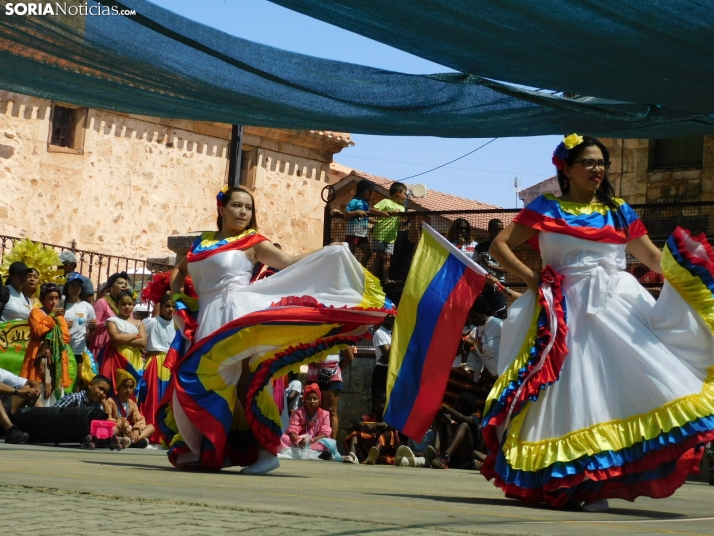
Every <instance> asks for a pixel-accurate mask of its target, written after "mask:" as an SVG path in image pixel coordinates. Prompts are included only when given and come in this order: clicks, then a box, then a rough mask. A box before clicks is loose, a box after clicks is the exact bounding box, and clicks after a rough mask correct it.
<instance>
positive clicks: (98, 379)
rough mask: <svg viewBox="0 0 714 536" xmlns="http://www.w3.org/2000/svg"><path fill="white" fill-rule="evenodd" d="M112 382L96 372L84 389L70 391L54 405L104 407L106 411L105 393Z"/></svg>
mask: <svg viewBox="0 0 714 536" xmlns="http://www.w3.org/2000/svg"><path fill="white" fill-rule="evenodd" d="M111 384H112V382H111V381H110V380H109V378H107V377H106V376H102V375H101V374H97V375H96V376H95V377H94V378H92V381H91V383H90V384H89V385H88V386H87V388H86V389H83V390H82V391H79V392H78V393H70V394H68V395H64V396H63V397H62V398H60V399H59V400H58V401H57V403H55V405H54V407H56V408H104V411H106V412H107V413H109V412H108V411H107V409H108V407H107V405H106V400H107V395H108V394H109V390H110V389H111Z"/></svg>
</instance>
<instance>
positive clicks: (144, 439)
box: [106, 369, 156, 449]
mask: <svg viewBox="0 0 714 536" xmlns="http://www.w3.org/2000/svg"><path fill="white" fill-rule="evenodd" d="M135 389H136V381H135V380H134V377H133V376H132V375H131V374H130V373H129V372H127V371H126V370H124V369H119V370H117V372H116V390H117V395H116V397H115V398H108V399H107V403H106V405H107V413H108V414H109V420H110V421H115V422H116V423H117V425H116V428H115V431H114V433H115V434H116V436H117V440H118V442H119V444H120V445H121V446H122V447H124V448H127V447H135V448H140V449H145V448H146V447H148V446H149V438H150V437H151V436H152V435H154V432H155V431H156V430H155V428H154V426H153V425H151V424H146V419H145V418H144V416H143V415H142V414H141V412H140V411H139V406H137V405H136V402H135V401H134V400H133V396H134V390H135Z"/></svg>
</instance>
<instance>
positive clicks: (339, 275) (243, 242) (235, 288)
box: [157, 188, 391, 474]
mask: <svg viewBox="0 0 714 536" xmlns="http://www.w3.org/2000/svg"><path fill="white" fill-rule="evenodd" d="M216 200H217V205H218V207H217V210H218V216H219V217H218V222H217V224H218V229H219V231H218V232H209V233H203V235H202V236H201V237H200V238H199V239H198V240H196V242H194V244H193V245H192V246H191V249H190V251H189V252H188V254H187V256H186V258H185V259H184V260H182V261H181V262H180V263H179V264H178V265H177V267H176V268H175V269H174V271H173V273H172V274H171V289H172V291H173V292H175V293H178V292H180V290H181V288H182V286H183V283H184V279H185V277H186V276H187V275H189V274H190V276H191V280H192V281H193V284H194V286H195V288H196V292H197V294H198V317H197V318H196V319H195V320H194V319H193V318H189V315H188V314H187V309H186V307H190V303H189V302H186V301H184V300H183V297H182V302H183V303H180V304H178V305H177V307H179V308H178V310H177V317H178V318H179V320H180V321H181V322H182V323H183V324H184V325H185V327H186V333H189V334H190V335H191V336H190V340H191V347H190V349H189V351H188V352H187V353H186V355H185V356H183V357H181V358H180V359H179V361H178V362H177V363H176V364H174V365H173V368H172V372H173V375H172V378H171V382H170V384H169V390H168V392H167V394H166V396H165V397H164V400H166V401H167V403H166V404H164V405H162V406H161V407H160V408H159V411H158V413H157V418H158V419H159V428H160V430H161V432H162V434H163V435H164V437H165V439H166V440H167V442H170V444H171V447H170V449H169V460H170V461H171V462H172V463H173V464H174V465H176V466H178V467H197V466H198V467H203V468H210V469H220V468H222V467H226V466H229V465H241V466H244V468H243V470H242V471H241V472H243V473H248V474H261V473H266V472H268V471H271V470H273V469H275V468H277V467H278V466H279V465H280V464H279V462H278V459H277V449H278V447H279V445H280V437H281V435H282V430H281V421H280V412H279V411H278V407H277V404H276V403H275V400H274V397H273V392H272V380H273V379H274V378H280V377H283V376H285V375H286V374H287V373H288V372H289V371H290V370H297V369H298V368H299V367H300V365H301V364H303V363H308V362H310V361H317V360H320V359H321V358H324V357H327V355H329V354H330V353H333V351H334V349H336V348H340V347H343V346H346V345H348V344H352V343H353V342H354V341H356V340H358V339H360V338H362V337H363V336H364V334H365V332H366V326H367V325H369V324H374V323H376V322H379V321H380V320H381V318H382V317H383V316H384V315H385V314H386V312H387V310H388V309H389V308H390V307H391V303H387V302H386V298H385V295H384V293H383V292H382V290H381V288H380V287H379V283H378V282H377V281H376V280H375V278H374V276H372V275H371V274H369V273H368V272H366V271H365V270H364V268H363V267H362V266H361V265H360V264H359V263H358V262H357V260H356V259H355V258H354V256H353V255H352V254H351V253H350V252H349V249H348V248H347V246H346V245H344V244H343V245H339V246H331V247H326V248H323V249H321V250H319V251H317V252H312V253H306V254H303V255H300V256H297V257H293V256H291V255H289V254H287V253H286V252H285V251H281V250H279V249H277V248H276V247H275V246H273V244H272V243H271V242H270V241H268V240H267V238H266V237H263V236H261V235H259V234H258V233H257V232H256V221H255V220H256V218H255V207H254V200H253V197H252V195H251V194H250V192H248V191H247V190H243V189H242V188H229V189H226V191H224V192H220V193H219V194H218V196H217V198H216ZM298 261H301V262H299V264H297V263H298ZM256 262H261V263H263V264H265V265H267V266H272V267H274V268H277V269H280V272H279V273H277V274H275V275H272V276H271V277H269V278H266V279H262V280H260V281H257V282H256V283H254V284H250V283H251V276H252V272H253V267H254V265H255V263H256ZM181 307H182V308H181ZM241 414H244V415H245V419H243V418H242V417H240V415H241ZM243 423H246V425H244V424H243ZM232 431H235V432H238V433H235V434H234V433H230V434H229V432H232ZM251 436H252V437H253V438H254V439H255V442H257V443H258V445H259V446H260V451H259V452H258V453H255V451H254V450H252V449H251V446H252V445H254V444H255V443H252V444H251V442H250V441H248V438H249V437H251ZM246 466H247V467H246Z"/></svg>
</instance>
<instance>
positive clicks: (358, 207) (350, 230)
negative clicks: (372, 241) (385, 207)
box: [345, 179, 389, 267]
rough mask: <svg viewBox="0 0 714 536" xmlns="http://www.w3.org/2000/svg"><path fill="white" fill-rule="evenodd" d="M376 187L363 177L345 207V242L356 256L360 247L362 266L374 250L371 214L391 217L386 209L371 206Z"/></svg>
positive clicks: (365, 264)
mask: <svg viewBox="0 0 714 536" xmlns="http://www.w3.org/2000/svg"><path fill="white" fill-rule="evenodd" d="M375 189H376V185H375V184H374V183H373V182H372V181H370V180H367V179H363V180H361V181H359V182H358V183H357V191H356V192H355V196H354V197H353V198H352V200H351V201H350V202H349V203H347V208H345V242H347V245H348V246H349V248H350V251H351V252H352V254H353V255H355V257H357V255H356V254H355V253H356V250H357V249H359V251H360V257H361V258H360V257H357V259H358V260H359V262H360V263H361V264H362V266H365V267H366V266H367V263H368V262H369V259H370V258H371V257H372V250H371V249H370V247H369V238H367V235H368V234H369V216H370V215H373V216H381V217H383V218H387V217H389V214H388V213H387V212H386V211H382V210H377V208H375V207H370V206H369V203H370V201H371V200H372V192H373V191H374V190H375Z"/></svg>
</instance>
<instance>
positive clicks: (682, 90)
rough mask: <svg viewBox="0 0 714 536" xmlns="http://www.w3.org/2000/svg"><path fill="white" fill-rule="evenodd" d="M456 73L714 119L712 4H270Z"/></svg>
mask: <svg viewBox="0 0 714 536" xmlns="http://www.w3.org/2000/svg"><path fill="white" fill-rule="evenodd" d="M271 1H272V2H274V3H275V4H279V5H281V6H285V7H287V8H290V9H293V10H295V11H298V12H300V13H304V14H306V15H308V16H310V17H313V18H316V19H320V20H322V21H325V22H329V23H331V24H334V25H336V26H339V27H341V28H345V29H347V30H350V31H352V32H355V33H358V34H361V35H364V36H366V37H370V38H372V39H375V40H377V41H380V42H382V43H386V44H388V45H391V46H393V47H396V48H399V49H401V50H404V51H406V52H410V53H411V54H414V55H416V56H420V57H422V58H426V59H428V60H431V61H433V62H436V63H439V64H440V65H445V66H447V67H451V68H452V69H455V70H457V71H460V72H464V73H470V74H475V75H479V76H483V77H486V78H494V79H496V80H504V81H507V82H512V83H516V84H522V85H526V86H530V87H538V88H549V89H553V90H558V91H566V92H571V93H577V94H581V95H593V96H597V97H601V98H607V99H617V100H623V101H629V102H646V103H651V104H659V105H661V106H664V107H666V108H673V109H677V110H687V111H690V112H698V113H702V114H710V113H714V91H713V90H712V88H714V37H713V33H712V32H714V4H713V3H712V2H711V0H704V1H702V0H598V1H595V0H271Z"/></svg>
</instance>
